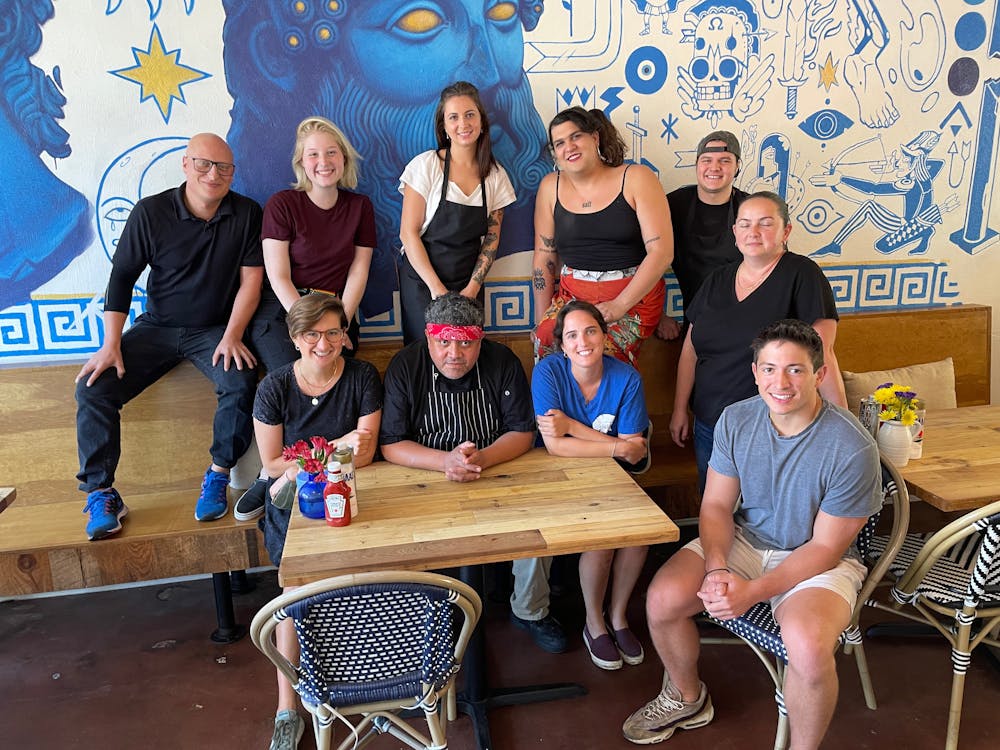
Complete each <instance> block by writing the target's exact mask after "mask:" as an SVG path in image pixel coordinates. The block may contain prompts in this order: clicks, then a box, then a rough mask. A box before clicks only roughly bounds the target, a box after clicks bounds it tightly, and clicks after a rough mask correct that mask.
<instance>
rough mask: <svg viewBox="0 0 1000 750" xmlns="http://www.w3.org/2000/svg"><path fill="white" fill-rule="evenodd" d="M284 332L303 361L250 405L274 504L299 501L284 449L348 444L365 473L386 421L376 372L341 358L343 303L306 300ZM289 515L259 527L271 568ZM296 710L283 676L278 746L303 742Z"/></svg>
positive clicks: (277, 514)
mask: <svg viewBox="0 0 1000 750" xmlns="http://www.w3.org/2000/svg"><path fill="white" fill-rule="evenodd" d="M287 325H288V335H289V336H290V338H291V341H292V343H293V345H294V347H295V350H297V351H298V352H299V353H300V355H299V358H298V359H296V360H295V361H294V362H292V363H290V364H287V365H285V366H284V367H280V368H278V369H277V370H274V371H273V372H271V373H269V374H268V375H267V377H266V378H264V379H263V380H262V381H261V382H260V385H259V386H258V388H257V397H256V399H255V400H254V406H253V426H254V433H255V434H256V437H257V446H258V448H259V449H260V458H261V461H262V463H263V464H264V469H265V471H266V472H267V475H268V477H269V480H268V494H269V496H271V497H272V498H274V496H275V495H276V494H279V492H278V491H279V490H281V489H282V487H284V488H285V490H286V492H287V494H288V495H289V496H290V497H292V498H294V488H295V477H296V475H297V473H298V465H297V464H296V462H295V461H285V460H284V459H283V458H282V449H283V448H284V446H286V445H292V444H293V443H295V442H296V441H298V440H306V441H308V440H309V439H310V438H311V437H313V436H316V435H319V436H321V437H324V438H326V439H327V440H328V441H329V442H331V443H335V444H338V443H346V444H348V445H350V446H351V448H353V449H354V465H355V466H356V467H362V466H367V465H368V464H370V463H371V462H372V459H373V457H374V455H375V445H376V441H377V439H378V432H379V426H380V424H381V421H382V383H381V381H380V380H379V377H378V371H377V370H376V369H375V367H374V366H373V365H371V364H369V363H368V362H364V361H362V360H360V359H355V358H353V357H351V358H345V357H344V356H343V348H344V341H345V339H346V328H347V315H346V313H345V312H344V307H343V305H342V304H341V302H340V300H339V299H337V298H335V297H332V296H330V295H327V294H307V295H306V296H304V297H301V298H299V299H297V300H296V301H295V302H293V303H292V305H291V307H290V309H289V310H288V316H287ZM291 514H292V510H291V509H290V508H289V509H282V508H279V507H277V506H275V504H274V503H273V502H268V503H266V511H265V513H264V517H263V518H262V519H261V521H260V522H259V525H260V527H261V529H262V530H263V532H264V546H265V547H266V548H267V552H268V555H269V556H270V558H271V562H272V563H273V564H274V565H279V564H280V563H281V554H282V551H283V550H284V546H285V535H286V533H287V532H288V520H289V518H290V517H291ZM277 632H278V635H277V638H278V648H279V650H280V651H281V653H282V654H284V655H285V656H286V657H288V658H289V660H290V661H291V662H292V663H296V662H297V661H298V641H297V640H296V638H295V632H294V630H293V629H292V626H291V621H290V620H287V621H285V622H284V623H282V624H281V625H279V626H278V631H277ZM297 704H298V698H297V696H296V694H295V691H294V690H293V689H292V686H291V685H290V684H289V683H288V681H287V680H285V679H284V678H283V677H282V675H281V673H280V672H279V673H278V713H277V716H276V717H275V727H274V735H275V739H276V740H279V739H281V737H282V736H284V737H286V738H287V737H289V736H301V732H302V729H301V727H304V723H303V721H302V719H301V718H300V717H299V716H298V714H297V713H296V706H297ZM294 746H295V745H294V743H293V744H281V743H280V742H278V744H272V747H294Z"/></svg>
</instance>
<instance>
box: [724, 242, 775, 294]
mask: <svg viewBox="0 0 1000 750" xmlns="http://www.w3.org/2000/svg"><path fill="white" fill-rule="evenodd" d="M784 254H785V253H784V251H782V252H780V253H778V257H777V258H775V259H774V260H772V261H771V262H770V263H768V264H767V267H766V268H765V269H764V270H763V271H761V272H760V274H759V275H758V276H757V278H755V279H752V280H751V281H747V282H744V281H743V280H741V279H740V272H741V271H742V272H743V275H744V276H748V275H749V273H748V272H747V270H746V261H743V262H742V263H740V267H739V268H737V269H736V286H738V287H739V288H740V289H742V290H743V291H744V292H747V293H750V292H752V291H753V290H754V289H756V288H757V287H759V286H760V285H761V284H763V283H764V279H766V278H767V277H768V276H770V275H771V271H773V270H774V267H775V266H776V265H778V261H779V260H781V256H782V255H784Z"/></svg>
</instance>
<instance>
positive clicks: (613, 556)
mask: <svg viewBox="0 0 1000 750" xmlns="http://www.w3.org/2000/svg"><path fill="white" fill-rule="evenodd" d="M552 335H553V341H554V342H555V344H556V346H558V347H559V349H561V350H562V354H563V356H561V357H559V356H551V357H546V358H545V359H543V360H542V361H541V362H539V363H538V365H537V366H536V367H535V370H534V373H533V374H532V378H531V395H532V399H533V401H534V406H535V414H536V417H537V419H538V430H539V432H540V433H541V435H542V439H543V440H544V441H545V447H546V449H548V451H549V453H551V454H553V455H556V456H593V457H598V456H612V457H614V458H616V459H618V460H619V461H620V462H622V463H623V464H625V465H626V468H628V469H629V470H630V471H633V472H635V473H639V472H641V471H645V469H646V468H647V467H648V463H649V455H648V452H647V447H646V446H647V440H646V437H645V436H644V433H645V434H648V427H649V416H648V414H647V413H646V400H645V397H644V395H643V390H642V379H641V378H640V377H639V373H638V372H636V370H635V369H634V368H633V367H632V366H630V365H627V364H625V363H624V362H621V361H619V360H617V359H615V358H614V357H611V356H609V355H606V354H604V343H605V340H606V338H607V335H608V324H607V323H606V322H605V321H604V316H603V315H601V313H600V311H599V310H598V309H597V307H596V306H594V305H593V304H591V303H590V302H583V301H581V300H573V301H571V302H567V303H566V305H564V306H563V308H562V309H561V310H559V313H558V314H557V315H556V318H555V326H554V328H553V331H552ZM595 481H599V478H595ZM646 550H647V548H646V547H627V548H624V549H619V550H596V551H592V552H584V553H583V554H582V555H580V586H581V588H582V589H583V601H584V605H585V606H586V609H587V624H586V626H585V627H584V629H583V642H584V645H586V647H587V651H589V652H590V658H591V659H592V660H593V662H594V664H596V665H597V666H598V667H600V668H601V669H620V668H621V666H622V661H623V660H624V661H625V662H627V663H628V664H639V663H641V662H642V659H643V655H644V654H643V649H642V644H641V643H640V642H639V640H638V639H637V638H636V637H635V635H634V634H633V633H632V631H631V630H630V629H629V626H628V620H627V619H626V617H625V609H626V607H627V606H628V601H629V598H630V597H631V596H632V589H633V588H635V582H636V580H637V579H638V578H639V574H640V573H641V572H642V566H643V563H644V562H645V561H646ZM612 574H613V576H614V582H613V584H612V587H611V600H610V606H609V608H608V612H607V621H605V615H604V612H603V607H604V596H605V593H606V592H607V589H608V582H609V579H610V578H611V577H612ZM609 625H610V627H609Z"/></svg>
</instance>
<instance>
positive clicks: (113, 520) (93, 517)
mask: <svg viewBox="0 0 1000 750" xmlns="http://www.w3.org/2000/svg"><path fill="white" fill-rule="evenodd" d="M83 512H84V513H89V514H90V520H89V521H88V522H87V538H88V539H89V540H90V541H94V540H95V539H103V538H104V537H106V536H111V535H112V534H114V533H117V532H119V531H121V530H122V519H123V518H125V516H127V515H128V506H127V505H125V503H124V502H122V496H121V495H119V494H118V490H116V489H115V488H113V487H109V488H108V489H106V490H94V491H93V492H91V493H90V494H88V495H87V504H86V505H85V506H84V508H83Z"/></svg>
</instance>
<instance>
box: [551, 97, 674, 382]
mask: <svg viewBox="0 0 1000 750" xmlns="http://www.w3.org/2000/svg"><path fill="white" fill-rule="evenodd" d="M549 147H550V148H551V149H552V155H553V157H554V158H555V162H556V167H557V169H558V171H557V172H556V173H555V174H550V175H547V176H546V177H545V178H544V179H543V180H542V183H541V185H540V186H539V188H538V194H537V196H536V198H535V253H534V264H533V265H534V268H533V271H532V286H533V289H534V295H535V309H536V310H538V311H543V312H542V314H541V317H540V318H539V321H538V325H537V327H536V329H535V343H536V351H537V354H538V356H539V357H544V356H546V355H547V354H550V353H552V352H553V351H555V347H554V345H553V341H552V328H553V325H554V321H555V316H556V314H557V313H558V312H559V310H560V309H561V308H562V306H563V305H564V304H566V302H568V301H569V300H571V299H581V300H584V301H586V302H591V303H593V304H594V305H596V306H597V308H598V309H599V310H600V311H601V314H602V315H603V316H604V320H605V321H606V322H607V324H608V337H607V342H606V345H605V351H606V352H607V353H608V354H612V355H614V356H615V357H617V358H618V359H620V360H622V361H623V362H627V363H629V364H631V365H633V366H634V365H635V363H636V360H637V359H638V356H639V347H640V345H641V344H642V341H643V340H644V339H646V338H648V337H649V336H650V335H651V334H652V333H653V331H655V330H656V325H657V323H658V322H659V319H660V314H661V312H662V309H663V301H664V297H665V287H664V283H663V274H664V273H665V272H666V270H667V267H668V266H669V265H670V261H671V260H672V259H673V229H672V227H671V223H670V207H669V206H668V205H667V200H666V196H665V195H664V193H663V189H662V188H661V186H660V182H659V180H658V179H657V178H656V175H655V174H653V172H652V170H650V169H649V168H648V167H646V166H643V165H641V164H625V142H624V141H623V140H622V137H621V135H620V134H619V133H618V131H617V130H616V129H615V126H614V125H612V124H611V122H610V121H609V120H608V118H607V117H606V116H605V115H604V113H603V112H602V111H601V110H599V109H594V110H590V111H589V112H588V111H587V110H585V109H583V108H582V107H571V108H570V109H566V110H563V111H562V112H560V113H559V114H558V115H556V116H555V118H553V120H552V122H551V123H550V124H549Z"/></svg>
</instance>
